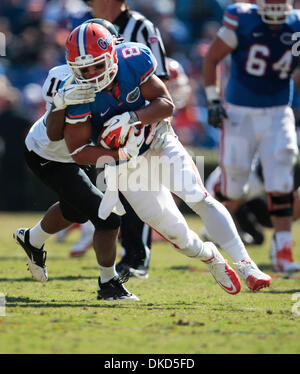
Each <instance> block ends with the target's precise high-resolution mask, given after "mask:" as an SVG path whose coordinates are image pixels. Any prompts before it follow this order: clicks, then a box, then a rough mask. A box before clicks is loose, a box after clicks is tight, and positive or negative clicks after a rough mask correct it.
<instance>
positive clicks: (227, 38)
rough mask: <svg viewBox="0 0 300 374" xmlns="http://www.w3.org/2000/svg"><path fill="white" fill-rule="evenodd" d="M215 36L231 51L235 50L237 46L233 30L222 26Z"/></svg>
mask: <svg viewBox="0 0 300 374" xmlns="http://www.w3.org/2000/svg"><path fill="white" fill-rule="evenodd" d="M217 35H218V37H219V38H220V39H222V40H223V42H224V43H226V44H227V45H228V46H229V47H231V48H232V49H236V47H237V46H238V38H237V36H236V33H235V32H234V31H233V30H231V29H229V28H227V27H225V26H222V27H221V28H220V30H219V31H218V34H217Z"/></svg>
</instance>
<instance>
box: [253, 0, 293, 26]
mask: <svg viewBox="0 0 300 374" xmlns="http://www.w3.org/2000/svg"><path fill="white" fill-rule="evenodd" d="M292 2H293V0H285V1H283V2H282V3H280V4H275V3H267V0H257V5H258V14H259V15H260V16H261V18H262V20H263V21H264V22H265V23H267V24H269V25H279V24H282V23H284V22H285V20H286V17H287V16H288V15H289V14H290V13H291V11H292V9H293V5H292Z"/></svg>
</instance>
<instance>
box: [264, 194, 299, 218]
mask: <svg viewBox="0 0 300 374" xmlns="http://www.w3.org/2000/svg"><path fill="white" fill-rule="evenodd" d="M293 202H294V194H293V192H290V193H288V194H285V195H282V196H274V195H272V193H268V209H269V213H270V215H272V216H276V217H290V216H292V215H293ZM274 204H275V205H277V206H279V207H276V208H275V209H274V208H273V206H274ZM286 205H289V207H286ZM280 206H284V207H282V208H281V207H280Z"/></svg>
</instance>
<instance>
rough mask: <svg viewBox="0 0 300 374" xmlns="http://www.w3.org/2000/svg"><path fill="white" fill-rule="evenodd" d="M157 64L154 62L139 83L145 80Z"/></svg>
mask: <svg viewBox="0 0 300 374" xmlns="http://www.w3.org/2000/svg"><path fill="white" fill-rule="evenodd" d="M156 66H157V64H156V63H154V64H153V65H152V66H151V68H150V69H149V70H148V71H147V72H146V73H145V74H144V75H143V76H142V77H141V80H140V84H142V83H144V82H146V80H147V79H148V78H149V77H150V75H152V73H153V72H154V71H155V69H156Z"/></svg>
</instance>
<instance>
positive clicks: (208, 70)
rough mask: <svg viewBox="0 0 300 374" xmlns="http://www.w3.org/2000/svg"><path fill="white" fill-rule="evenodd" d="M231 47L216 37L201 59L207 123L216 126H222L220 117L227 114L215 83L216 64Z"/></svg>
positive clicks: (224, 116)
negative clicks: (202, 59) (206, 103)
mask: <svg viewBox="0 0 300 374" xmlns="http://www.w3.org/2000/svg"><path fill="white" fill-rule="evenodd" d="M232 51H233V48H232V47H230V46H229V45H228V44H227V43H225V42H224V41H223V40H222V39H221V38H219V37H217V38H216V39H215V40H214V42H213V43H212V45H211V46H210V48H209V50H208V52H207V55H206V56H205V58H204V61H203V71H202V73H203V79H204V85H205V93H206V98H207V102H208V105H207V107H208V123H209V124H210V125H212V126H213V127H216V128H221V127H222V119H223V118H227V114H226V111H225V109H224V108H223V105H222V100H221V97H220V89H219V86H218V83H217V68H218V64H219V63H220V62H221V61H222V60H223V59H224V58H225V57H226V56H227V55H229V54H230V53H232Z"/></svg>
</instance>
